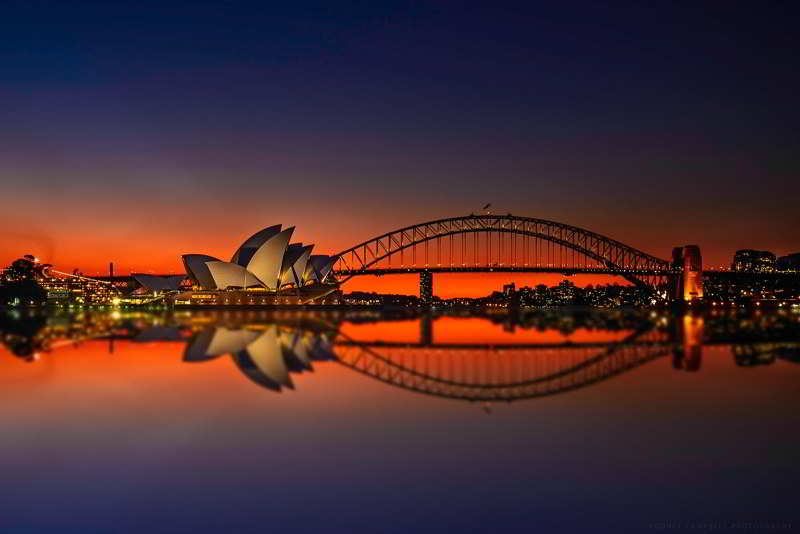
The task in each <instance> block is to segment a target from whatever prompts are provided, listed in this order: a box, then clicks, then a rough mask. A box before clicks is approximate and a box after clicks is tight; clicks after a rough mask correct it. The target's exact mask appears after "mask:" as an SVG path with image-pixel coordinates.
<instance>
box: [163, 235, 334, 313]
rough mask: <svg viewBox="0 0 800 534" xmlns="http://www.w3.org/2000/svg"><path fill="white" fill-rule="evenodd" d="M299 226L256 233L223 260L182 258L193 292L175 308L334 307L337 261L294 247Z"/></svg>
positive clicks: (181, 296)
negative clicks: (333, 270) (328, 305)
mask: <svg viewBox="0 0 800 534" xmlns="http://www.w3.org/2000/svg"><path fill="white" fill-rule="evenodd" d="M293 232H294V227H290V228H287V229H285V230H283V229H282V228H281V225H275V226H270V227H269V228H264V229H263V230H261V231H259V232H257V233H255V234H253V235H252V236H251V237H250V238H249V239H247V240H246V241H245V242H244V243H242V244H241V246H240V247H239V248H238V249H237V250H236V252H235V253H234V254H233V257H232V258H231V260H230V261H223V260H220V259H218V258H215V257H213V256H208V255H205V254H185V255H183V265H184V267H185V268H186V274H187V275H188V277H189V279H190V280H191V283H192V290H191V291H185V292H183V293H180V294H179V295H177V296H176V297H175V299H174V302H175V305H178V306H180V305H192V306H193V305H198V306H208V305H217V306H237V305H239V306H247V305H297V304H334V303H336V302H335V300H336V299H337V297H338V294H339V290H338V289H339V286H338V284H337V282H336V280H335V279H334V277H333V276H332V275H331V269H332V268H333V263H334V261H335V260H336V257H335V256H324V255H312V254H311V251H312V249H313V248H314V245H303V244H302V243H290V240H291V237H292V233H293Z"/></svg>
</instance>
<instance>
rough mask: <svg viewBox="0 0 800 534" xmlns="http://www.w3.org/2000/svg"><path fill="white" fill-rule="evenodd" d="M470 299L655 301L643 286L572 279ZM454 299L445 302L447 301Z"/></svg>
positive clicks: (484, 302) (499, 302)
mask: <svg viewBox="0 0 800 534" xmlns="http://www.w3.org/2000/svg"><path fill="white" fill-rule="evenodd" d="M451 300H452V301H453V304H457V305H458V304H467V302H466V301H465V299H451ZM468 300H471V301H472V302H471V304H472V305H477V306H484V307H488V308H503V307H513V308H544V307H550V306H591V307H595V308H615V307H620V306H652V305H654V304H656V301H655V299H654V297H653V294H652V293H651V292H650V291H649V290H647V289H644V288H641V287H637V286H626V285H618V284H611V285H605V286H603V285H597V286H592V285H589V286H586V287H578V286H576V285H575V284H574V283H572V282H571V281H569V280H562V281H561V282H560V283H559V284H558V285H555V286H550V287H548V286H546V285H545V284H539V285H537V286H536V287H527V286H525V287H522V288H519V289H517V288H516V287H515V285H514V284H507V285H505V286H503V290H502V291H495V292H494V293H492V294H491V295H489V296H487V297H483V298H481V299H468ZM449 302H451V301H444V302H443V303H444V304H447V303H449Z"/></svg>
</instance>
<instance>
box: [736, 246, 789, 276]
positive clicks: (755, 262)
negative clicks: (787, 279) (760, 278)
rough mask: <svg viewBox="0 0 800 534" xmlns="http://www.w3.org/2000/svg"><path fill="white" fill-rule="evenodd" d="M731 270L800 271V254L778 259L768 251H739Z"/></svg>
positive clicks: (754, 271) (759, 271)
mask: <svg viewBox="0 0 800 534" xmlns="http://www.w3.org/2000/svg"><path fill="white" fill-rule="evenodd" d="M731 270H733V271H739V272H750V273H771V272H775V271H800V252H796V253H794V254H788V255H786V256H781V257H776V256H775V254H774V253H772V252H769V251H767V250H753V249H742V250H737V251H736V253H735V254H734V255H733V263H732V264H731Z"/></svg>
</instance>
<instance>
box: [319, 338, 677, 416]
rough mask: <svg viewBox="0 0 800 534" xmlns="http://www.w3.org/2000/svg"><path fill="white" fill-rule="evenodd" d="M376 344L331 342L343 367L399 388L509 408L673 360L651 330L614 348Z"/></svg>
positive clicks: (665, 341)
mask: <svg viewBox="0 0 800 534" xmlns="http://www.w3.org/2000/svg"><path fill="white" fill-rule="evenodd" d="M445 347H446V346H445V345H438V344H437V345H434V346H432V347H426V346H424V345H407V346H401V345H393V346H392V345H387V344H383V345H379V344H376V343H374V342H366V343H362V342H357V341H353V340H351V339H337V341H336V343H335V345H334V353H335V356H336V359H337V360H338V361H339V362H340V363H341V364H342V365H344V366H345V367H347V368H349V369H352V370H354V371H356V372H358V373H361V374H363V375H366V376H369V377H371V378H375V379H377V380H380V381H381V382H384V383H387V384H390V385H392V386H396V387H399V388H402V389H407V390H411V391H416V392H419V393H424V394H427V395H434V396H437V397H446V398H454V399H462V400H469V401H482V402H489V401H506V402H510V401H514V400H520V399H530V398H536V397H544V396H548V395H554V394H557V393H563V392H566V391H571V390H575V389H579V388H582V387H585V386H588V385H591V384H595V383H597V382H601V381H603V380H606V379H609V378H611V377H613V376H616V375H619V374H622V373H624V372H626V371H629V370H632V369H634V368H636V367H638V366H640V365H642V364H644V363H647V362H649V361H651V360H654V359H656V358H658V357H661V356H664V355H667V354H670V353H671V350H672V344H671V343H670V342H669V340H668V339H666V336H665V335H664V334H663V333H660V332H657V331H652V330H651V331H647V332H642V331H639V332H634V333H633V334H631V335H630V336H628V337H627V338H625V339H624V340H622V341H620V342H617V343H586V344H581V345H576V344H557V345H556V344H538V345H534V344H530V345H516V344H515V345H508V346H503V347H500V346H491V345H475V344H467V345H457V344H453V347H458V348H450V349H447V348H445Z"/></svg>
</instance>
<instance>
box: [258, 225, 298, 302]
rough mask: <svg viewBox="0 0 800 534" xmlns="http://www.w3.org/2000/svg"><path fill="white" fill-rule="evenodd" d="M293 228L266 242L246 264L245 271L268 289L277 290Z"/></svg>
mask: <svg viewBox="0 0 800 534" xmlns="http://www.w3.org/2000/svg"><path fill="white" fill-rule="evenodd" d="M293 232H294V227H291V228H287V229H286V230H283V231H282V232H279V233H277V234H275V235H274V236H272V237H271V238H269V239H268V240H266V241H265V242H264V243H263V244H262V245H261V246H260V247H258V250H256V252H255V253H254V254H253V257H252V258H251V259H250V261H249V262H248V264H247V270H248V271H250V272H251V273H253V274H254V275H256V277H257V278H258V279H259V280H261V282H262V283H263V284H264V285H265V286H267V287H268V288H269V289H278V287H279V283H280V279H281V275H282V274H283V272H282V269H281V267H282V266H283V256H284V254H285V253H286V249H287V247H288V246H289V240H290V239H291V238H292V233H293Z"/></svg>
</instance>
